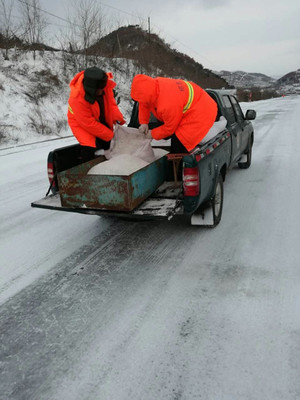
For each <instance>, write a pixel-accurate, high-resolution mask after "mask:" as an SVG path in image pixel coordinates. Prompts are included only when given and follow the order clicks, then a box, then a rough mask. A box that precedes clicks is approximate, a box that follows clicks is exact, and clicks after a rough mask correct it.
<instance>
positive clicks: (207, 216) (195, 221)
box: [191, 205, 214, 227]
mask: <svg viewBox="0 0 300 400" xmlns="http://www.w3.org/2000/svg"><path fill="white" fill-rule="evenodd" d="M191 225H200V226H211V227H212V226H214V214H213V208H212V205H208V206H207V207H206V208H203V209H201V211H197V212H196V213H195V214H193V215H192V217H191Z"/></svg>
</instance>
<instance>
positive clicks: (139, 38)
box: [87, 25, 229, 88]
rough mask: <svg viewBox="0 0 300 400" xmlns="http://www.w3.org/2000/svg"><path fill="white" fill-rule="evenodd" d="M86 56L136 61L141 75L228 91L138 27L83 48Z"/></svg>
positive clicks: (220, 81) (210, 74)
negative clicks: (179, 80) (166, 78)
mask: <svg viewBox="0 0 300 400" xmlns="http://www.w3.org/2000/svg"><path fill="white" fill-rule="evenodd" d="M87 54H89V55H100V56H102V57H108V58H125V59H132V60H136V62H137V63H138V65H139V67H140V72H141V73H143V72H144V73H148V74H151V75H152V76H157V75H162V76H168V77H172V78H183V79H188V80H191V81H193V82H195V83H197V84H198V85H200V86H201V87H204V88H222V87H224V88H228V87H229V85H228V83H227V82H226V81H225V80H224V79H223V78H222V77H220V76H218V75H216V74H214V73H213V72H212V71H210V70H208V69H205V68H203V66H202V65H201V64H199V63H198V62H196V61H195V60H194V59H192V58H191V57H189V56H187V55H185V54H183V53H180V52H178V51H176V50H174V49H171V47H170V46H169V45H168V44H166V43H165V42H164V41H163V40H162V39H161V38H160V37H159V36H158V35H156V34H153V33H150V34H149V33H148V32H146V31H143V30H142V29H141V28H140V27H139V26H138V25H134V26H133V25H131V26H127V27H121V28H119V29H117V30H116V31H113V32H111V33H110V34H108V35H107V36H105V37H103V38H102V39H101V40H99V41H98V42H97V43H96V44H95V45H93V46H91V47H90V48H89V49H87Z"/></svg>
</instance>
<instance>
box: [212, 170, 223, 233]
mask: <svg viewBox="0 0 300 400" xmlns="http://www.w3.org/2000/svg"><path fill="white" fill-rule="evenodd" d="M223 198H224V190H223V177H222V175H221V174H219V176H218V179H217V184H216V188H215V194H214V197H213V198H212V210H213V218H214V225H213V226H217V225H218V224H219V222H220V221H221V217H222V210H223Z"/></svg>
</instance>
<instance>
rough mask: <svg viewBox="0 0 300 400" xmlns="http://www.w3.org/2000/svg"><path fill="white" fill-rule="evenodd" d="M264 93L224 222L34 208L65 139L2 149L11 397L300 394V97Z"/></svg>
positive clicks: (5, 365)
mask: <svg viewBox="0 0 300 400" xmlns="http://www.w3.org/2000/svg"><path fill="white" fill-rule="evenodd" d="M248 108H249V104H248ZM251 108H255V109H256V110H257V112H258V117H257V120H256V121H255V123H254V125H255V145H254V148H253V161H252V166H251V168H250V169H249V170H239V169H238V168H235V169H233V170H232V171H230V173H229V174H228V176H227V178H226V181H225V186H224V188H225V199H224V209H223V217H222V221H221V223H220V225H219V226H218V227H217V228H216V229H213V230H207V229H203V228H199V227H193V226H190V225H188V224H187V223H186V222H184V221H181V220H174V221H171V222H169V223H167V222H160V223H157V222H125V221H120V220H110V219H104V218H100V217H94V216H84V215H76V214H74V215H72V214H68V213H66V214H65V213H60V212H51V211H47V210H39V209H31V208H30V202H31V201H33V200H37V199H38V198H41V197H43V196H44V194H45V192H46V190H47V184H46V175H45V174H46V171H45V169H46V165H45V162H46V161H45V160H46V156H47V154H48V151H49V150H50V149H52V148H54V147H60V146H61V145H62V144H60V143H59V142H55V143H54V144H53V143H50V144H49V143H43V144H40V145H36V146H29V147H28V148H27V147H25V148H23V149H22V152H19V153H16V152H12V151H11V150H10V151H6V152H5V151H0V172H1V184H0V187H1V203H0V210H1V217H0V218H1V219H0V223H1V225H0V226H1V236H0V237H1V243H0V257H1V269H0V273H1V277H0V279H1V280H0V304H1V306H0V343H1V344H0V346H1V348H0V399H1V400H8V399H14V400H21V399H22V400H25V399H26V400H27V399H28V400H29V399H30V400H62V399H64V400H68V399H70V400H75V399H76V400H77V399H78V400H104V399H105V400H125V399H126V400H156V399H159V400H160V399H163V400H168V399H172V400H179V399H186V400H190V399H204V400H261V399H264V400H282V399H284V400H296V399H299V398H300V379H299V377H300V260H299V259H300V246H299V243H300V241H299V232H300V207H299V198H300V172H299V145H298V143H299V122H298V121H299V115H300V97H290V98H279V99H274V100H269V101H263V102H257V103H252V105H251ZM58 143H59V144H58ZM66 143H70V139H65V140H64V141H63V144H66ZM9 153H10V154H9Z"/></svg>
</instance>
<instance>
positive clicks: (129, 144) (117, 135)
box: [106, 125, 155, 163]
mask: <svg viewBox="0 0 300 400" xmlns="http://www.w3.org/2000/svg"><path fill="white" fill-rule="evenodd" d="M151 140H152V139H146V137H145V136H144V135H143V134H141V133H139V130H138V129H136V128H128V127H127V126H121V125H116V127H115V130H114V138H113V140H112V144H111V149H110V151H109V153H108V154H107V155H106V158H108V159H111V158H113V157H116V156H118V155H120V154H131V155H133V156H136V157H138V158H140V159H142V160H144V161H147V162H148V163H151V162H153V161H155V155H154V152H153V149H152V147H151Z"/></svg>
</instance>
